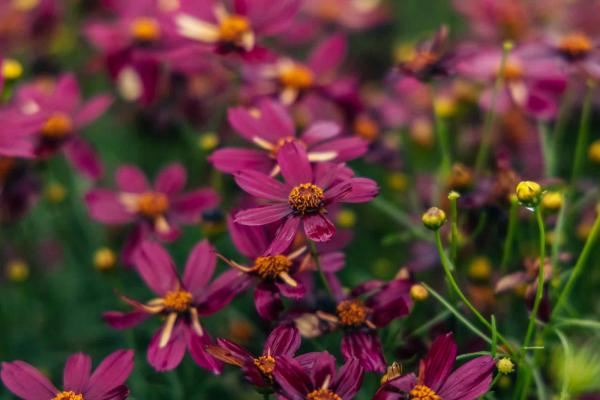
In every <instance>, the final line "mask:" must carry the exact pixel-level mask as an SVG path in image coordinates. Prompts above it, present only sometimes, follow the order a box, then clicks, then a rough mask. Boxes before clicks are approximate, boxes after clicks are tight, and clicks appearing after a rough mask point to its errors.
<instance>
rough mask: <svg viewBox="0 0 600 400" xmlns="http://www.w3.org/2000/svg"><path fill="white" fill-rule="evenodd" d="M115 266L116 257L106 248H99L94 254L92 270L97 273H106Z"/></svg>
mask: <svg viewBox="0 0 600 400" xmlns="http://www.w3.org/2000/svg"><path fill="white" fill-rule="evenodd" d="M116 264H117V256H116V254H115V252H114V251H112V250H111V249H110V248H108V247H101V248H99V249H98V250H96V252H95V253H94V268H96V269H97V270H99V271H108V270H110V269H113V268H114V267H115V265H116Z"/></svg>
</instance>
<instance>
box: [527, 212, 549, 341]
mask: <svg viewBox="0 0 600 400" xmlns="http://www.w3.org/2000/svg"><path fill="white" fill-rule="evenodd" d="M534 213H535V217H536V220H537V224H538V230H539V240H540V266H539V269H538V278H537V290H536V293H535V300H534V303H533V309H532V310H531V315H530V316H529V325H528V326H527V333H526V334H525V340H523V352H526V350H525V348H527V347H529V344H530V342H531V339H532V338H533V332H534V331H535V322H536V319H537V314H538V310H539V308H540V304H541V303H542V298H543V297H544V266H545V264H546V229H545V228H544V220H543V218H542V209H541V207H540V206H539V205H538V206H536V207H535V209H534Z"/></svg>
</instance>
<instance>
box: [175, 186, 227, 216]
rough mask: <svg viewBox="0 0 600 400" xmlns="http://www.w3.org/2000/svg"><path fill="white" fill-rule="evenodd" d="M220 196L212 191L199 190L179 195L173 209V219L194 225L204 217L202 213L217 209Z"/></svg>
mask: <svg viewBox="0 0 600 400" xmlns="http://www.w3.org/2000/svg"><path fill="white" fill-rule="evenodd" d="M218 204H219V195H218V194H217V192H215V191H214V190H212V189H198V190H194V191H192V192H188V193H184V194H181V195H179V196H178V197H177V198H176V199H174V200H173V204H172V207H171V210H172V213H171V214H172V215H173V218H175V219H176V220H177V221H179V222H181V223H184V224H194V223H196V222H198V221H199V220H200V219H201V217H202V212H203V211H205V210H208V209H211V208H214V207H216V206H217V205H218Z"/></svg>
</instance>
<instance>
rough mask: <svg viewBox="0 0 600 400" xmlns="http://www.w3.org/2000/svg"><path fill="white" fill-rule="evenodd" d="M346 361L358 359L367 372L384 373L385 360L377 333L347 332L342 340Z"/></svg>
mask: <svg viewBox="0 0 600 400" xmlns="http://www.w3.org/2000/svg"><path fill="white" fill-rule="evenodd" d="M342 354H343V355H344V359H345V360H347V361H351V360H353V359H357V360H358V361H359V362H360V366H362V367H363V368H364V369H365V370H367V371H371V372H373V371H374V372H384V371H385V367H386V364H385V359H384V357H383V350H382V349H381V343H380V341H379V336H378V335H377V332H368V333H367V332H347V333H346V334H344V337H343V338H342Z"/></svg>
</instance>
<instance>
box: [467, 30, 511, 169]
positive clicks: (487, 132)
mask: <svg viewBox="0 0 600 400" xmlns="http://www.w3.org/2000/svg"><path fill="white" fill-rule="evenodd" d="M511 49H512V43H511V42H505V43H504V45H503V47H502V57H501V58H500V66H499V68H498V74H497V76H496V82H495V84H494V89H493V91H492V99H491V103H490V108H489V109H488V111H487V114H486V116H485V122H484V126H483V134H482V136H481V144H480V145H479V151H478V152H477V158H476V159H475V173H476V174H478V173H480V172H481V171H482V170H483V168H484V167H485V164H486V162H487V160H488V154H489V152H490V147H491V145H492V132H493V129H494V122H495V120H496V102H497V100H498V93H499V92H500V90H502V85H503V84H504V70H505V68H506V60H507V58H508V54H509V53H510V50H511Z"/></svg>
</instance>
